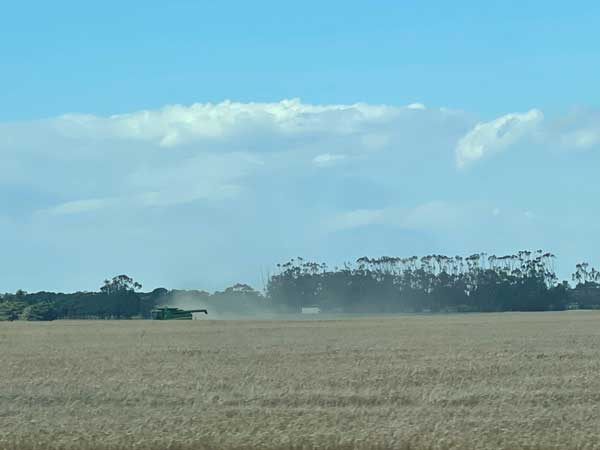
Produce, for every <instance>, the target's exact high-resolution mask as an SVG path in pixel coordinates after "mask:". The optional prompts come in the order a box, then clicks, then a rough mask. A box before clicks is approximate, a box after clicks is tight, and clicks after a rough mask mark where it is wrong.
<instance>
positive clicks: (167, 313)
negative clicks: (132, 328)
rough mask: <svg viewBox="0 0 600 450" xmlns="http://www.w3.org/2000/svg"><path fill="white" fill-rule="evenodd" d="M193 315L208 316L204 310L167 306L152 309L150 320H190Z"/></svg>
mask: <svg viewBox="0 0 600 450" xmlns="http://www.w3.org/2000/svg"><path fill="white" fill-rule="evenodd" d="M193 313H204V314H208V311H207V310H206V309H190V310H184V309H179V308H170V307H167V306H161V307H158V308H154V309H153V310H152V311H150V315H151V317H152V320H192V319H193V318H194V315H193Z"/></svg>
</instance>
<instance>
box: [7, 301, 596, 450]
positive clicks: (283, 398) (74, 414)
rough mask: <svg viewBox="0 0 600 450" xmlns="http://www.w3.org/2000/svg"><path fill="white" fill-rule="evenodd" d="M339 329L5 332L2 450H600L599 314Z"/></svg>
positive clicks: (105, 326) (292, 324) (81, 325)
mask: <svg viewBox="0 0 600 450" xmlns="http://www.w3.org/2000/svg"><path fill="white" fill-rule="evenodd" d="M209 317H210V316H209ZM325 318H326V317H324V316H323V317H320V318H319V320H302V321H211V320H202V321H187V322H186V321H177V322H151V321H72V322H70V321H56V322H51V323H17V322H15V323H1V324H0V449H6V450H24V449H27V450H32V449H40V450H41V449H90V450H91V449H107V450H108V449H152V450H159V449H160V450H163V449H180V450H192V449H259V448H260V449H295V448H298V449H300V448H328V449H351V448H360V449H371V448H373V449H388V448H390V449H391V448H397V449H407V450H408V449H412V450H421V449H428V450H433V449H478V450H483V449H494V450H496V449H510V450H518V449H540V450H542V449H561V450H569V449H593V448H600V314H598V313H596V312H580V311H578V312H561V313H520V314H517V313H505V314H474V315H431V316H390V317H381V316H380V317H375V316H374V317H363V318H355V319H347V318H345V319H341V320H321V319H325Z"/></svg>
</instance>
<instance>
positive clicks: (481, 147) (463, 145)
mask: <svg viewBox="0 0 600 450" xmlns="http://www.w3.org/2000/svg"><path fill="white" fill-rule="evenodd" d="M543 117H544V116H543V114H542V112H541V111H539V110H537V109H532V110H530V111H528V112H526V113H512V114H506V115H504V116H502V117H499V118H497V119H494V120H492V121H490V122H480V123H478V124H477V125H475V127H474V128H473V129H472V130H471V131H469V132H468V133H467V134H466V135H465V136H463V137H462V138H461V139H460V140H459V141H458V144H457V146H456V149H455V153H456V164H457V166H458V167H459V168H463V167H466V166H468V165H470V164H472V163H474V162H475V161H478V160H480V159H482V158H484V157H486V156H488V155H490V154H493V153H496V152H499V151H502V150H505V149H506V148H508V147H510V146H512V145H514V144H516V143H517V142H518V141H519V140H520V139H522V138H524V137H526V136H528V135H529V136H531V135H532V134H533V133H535V131H536V129H537V127H538V126H539V125H540V123H541V122H542V120H543Z"/></svg>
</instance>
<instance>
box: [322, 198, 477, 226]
mask: <svg viewBox="0 0 600 450" xmlns="http://www.w3.org/2000/svg"><path fill="white" fill-rule="evenodd" d="M470 212H472V208H470V207H467V206H460V205H456V204H453V203H448V202H441V201H431V202H425V203H422V204H420V205H417V206H416V207H413V208H405V207H402V206H390V207H387V208H381V209H356V210H353V211H346V212H341V213H338V214H335V215H333V216H332V217H330V218H329V219H327V221H326V227H327V228H328V229H329V230H330V231H338V230H345V229H351V228H359V227H363V226H367V225H375V224H385V225H391V226H395V227H397V228H400V229H412V230H441V229H449V228H455V227H457V226H461V225H462V224H464V223H465V221H466V219H467V218H468V216H469V214H470Z"/></svg>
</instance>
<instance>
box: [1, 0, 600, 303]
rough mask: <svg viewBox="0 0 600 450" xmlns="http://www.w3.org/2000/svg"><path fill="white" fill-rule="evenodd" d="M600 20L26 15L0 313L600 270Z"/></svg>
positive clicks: (164, 11)
mask: <svg viewBox="0 0 600 450" xmlns="http://www.w3.org/2000/svg"><path fill="white" fill-rule="evenodd" d="M599 21H600V4H598V3H597V2H591V1H589V2H582V1H572V2H552V1H544V2H542V1H529V2H527V1H523V2H475V1H454V2H445V1H444V2H442V1H438V2H433V1H419V2H416V1H415V2H412V1H393V2H392V1H377V2H364V1H362V2H358V1H344V2H341V1H328V2H323V1H320V2H316V1H303V2H280V1H278V2H275V1H255V2H242V1H236V2H234V1H219V2H217V1H214V2H213V1H203V2H199V1H170V2H158V1H145V2H141V1H129V2H116V1H110V0H108V1H105V2H95V3H93V4H90V3H89V2H87V3H86V2H74V1H73V2H71V1H55V2H32V1H22V2H9V4H7V5H4V6H3V12H2V14H1V15H0V55H1V57H0V249H1V250H2V258H0V292H12V291H15V290H16V289H25V290H27V291H31V292H33V291H39V290H56V291H66V292H71V291H76V290H95V289H97V288H98V287H99V286H100V285H101V283H102V280H104V279H105V278H107V277H111V276H113V275H117V274H121V273H126V274H128V275H130V276H132V277H134V278H135V279H136V280H138V281H140V282H141V283H142V284H143V285H144V289H145V290H146V289H153V288H155V287H159V286H164V287H169V288H188V289H191V288H198V289H207V290H217V289H224V288H225V287H227V286H229V285H231V284H234V283H236V282H244V283H249V284H251V285H253V286H255V287H257V288H262V287H264V282H265V279H266V278H267V277H268V276H269V274H271V273H273V272H274V271H275V270H276V264H277V263H281V262H285V261H287V260H288V259H290V258H292V257H297V256H302V257H303V258H305V259H313V260H318V261H324V262H327V263H329V264H330V265H332V266H333V265H336V264H341V263H343V262H345V261H353V260H355V259H356V258H358V257H361V256H381V255H390V256H392V255H393V256H410V255H413V254H415V255H426V254H430V253H442V254H448V255H455V254H460V255H468V254H471V253H474V252H480V251H482V252H486V253H490V254H491V253H496V254H507V253H513V252H515V251H518V250H520V249H532V250H534V249H538V248H541V249H544V250H546V251H550V252H553V253H555V254H556V255H557V257H558V259H557V268H558V271H559V275H560V276H561V277H563V278H566V277H568V276H569V274H570V273H571V272H572V269H573V268H574V265H575V263H577V262H580V261H583V260H586V261H589V262H590V263H591V264H592V265H596V266H597V265H598V263H599V261H598V259H599V255H600V224H598V220H597V218H598V217H599V213H600V204H599V202H598V201H597V199H598V195H599V194H600V184H599V183H598V182H597V178H598V168H600V89H598V87H597V80H598V75H599V74H600V54H599V53H598V46H597V43H598V42H600V28H599V27H598V26H597V24H598V23H599Z"/></svg>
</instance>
